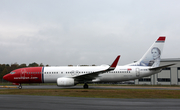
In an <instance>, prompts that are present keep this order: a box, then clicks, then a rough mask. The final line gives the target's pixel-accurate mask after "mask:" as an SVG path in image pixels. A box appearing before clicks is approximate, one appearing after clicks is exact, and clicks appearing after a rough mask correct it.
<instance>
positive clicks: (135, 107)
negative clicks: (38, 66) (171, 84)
mask: <svg viewBox="0 0 180 110" xmlns="http://www.w3.org/2000/svg"><path fill="white" fill-rule="evenodd" d="M0 109H1V110H53V109H54V110H56V109H59V110H156V109H158V110H180V99H109V98H79V97H60V96H30V95H0Z"/></svg>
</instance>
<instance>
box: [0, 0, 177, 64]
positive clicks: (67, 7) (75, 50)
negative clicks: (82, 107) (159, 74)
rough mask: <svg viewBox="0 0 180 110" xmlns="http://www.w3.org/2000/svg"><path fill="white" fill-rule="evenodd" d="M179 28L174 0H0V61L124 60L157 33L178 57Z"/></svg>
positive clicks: (137, 56) (138, 54)
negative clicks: (117, 57)
mask: <svg viewBox="0 0 180 110" xmlns="http://www.w3.org/2000/svg"><path fill="white" fill-rule="evenodd" d="M179 28H180V1H179V0H0V63H1V64H2V63H5V64H11V63H15V62H17V63H18V64H21V63H26V64H29V63H32V62H36V63H43V64H49V65H69V64H72V65H78V64H88V65H92V64H96V65H101V64H111V63H112V62H113V60H114V59H115V58H116V56H117V55H119V54H120V55H121V58H120V61H119V65H124V64H128V63H132V62H133V61H134V60H139V59H140V58H141V57H142V56H143V54H144V53H145V52H146V51H147V49H148V48H149V47H150V46H151V45H152V43H153V42H154V41H155V40H156V39H157V38H158V37H159V36H160V35H165V36H167V38H166V43H165V45H164V50H163V54H162V58H180V48H179V47H180V43H179V42H180V36H179V35H180V30H179Z"/></svg>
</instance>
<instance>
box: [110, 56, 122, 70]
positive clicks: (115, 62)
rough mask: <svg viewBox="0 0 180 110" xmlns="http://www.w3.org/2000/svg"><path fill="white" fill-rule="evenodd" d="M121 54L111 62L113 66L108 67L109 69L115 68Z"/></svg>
mask: <svg viewBox="0 0 180 110" xmlns="http://www.w3.org/2000/svg"><path fill="white" fill-rule="evenodd" d="M119 58H120V55H118V56H117V58H116V59H115V60H114V62H113V63H112V64H111V66H110V67H109V68H108V70H114V69H115V68H116V66H117V64H118V61H119Z"/></svg>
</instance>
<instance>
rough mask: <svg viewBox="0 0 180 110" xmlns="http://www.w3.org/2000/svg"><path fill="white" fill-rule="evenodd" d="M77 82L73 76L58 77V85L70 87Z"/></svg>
mask: <svg viewBox="0 0 180 110" xmlns="http://www.w3.org/2000/svg"><path fill="white" fill-rule="evenodd" d="M74 85H75V82H74V79H73V78H58V79H57V86H63V87H68V86H74Z"/></svg>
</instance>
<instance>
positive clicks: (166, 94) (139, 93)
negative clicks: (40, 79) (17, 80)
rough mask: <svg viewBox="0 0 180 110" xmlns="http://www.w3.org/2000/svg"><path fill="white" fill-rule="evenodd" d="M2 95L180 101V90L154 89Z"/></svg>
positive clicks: (23, 91) (13, 91)
mask: <svg viewBox="0 0 180 110" xmlns="http://www.w3.org/2000/svg"><path fill="white" fill-rule="evenodd" d="M0 94H14V95H40V96H67V97H92V98H152V99H154V98H156V99H162V98H172V99H180V90H154V89H1V90H0Z"/></svg>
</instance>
